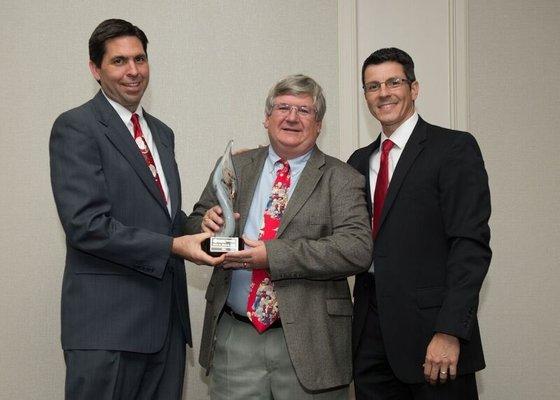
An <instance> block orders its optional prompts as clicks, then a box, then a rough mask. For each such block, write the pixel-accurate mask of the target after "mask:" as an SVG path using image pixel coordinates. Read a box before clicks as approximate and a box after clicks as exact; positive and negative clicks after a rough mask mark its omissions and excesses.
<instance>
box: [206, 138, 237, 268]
mask: <svg viewBox="0 0 560 400" xmlns="http://www.w3.org/2000/svg"><path fill="white" fill-rule="evenodd" d="M232 146H233V140H230V141H229V143H228V145H227V147H226V151H225V152H224V155H223V156H222V158H221V159H220V162H219V163H218V165H217V166H216V168H215V169H214V175H213V178H212V185H213V187H214V191H215V193H216V197H217V198H218V203H219V204H220V207H221V208H222V218H223V219H224V224H223V225H222V227H221V229H220V230H219V231H218V232H216V234H215V235H214V236H213V237H211V238H210V239H207V240H206V241H205V242H203V244H202V246H203V250H204V251H206V252H207V253H208V254H210V255H211V256H213V257H216V256H219V255H221V254H222V253H227V252H230V251H238V250H242V249H243V240H242V239H241V238H239V237H236V236H234V233H235V217H234V212H233V199H234V198H235V196H236V195H237V175H236V174H235V169H234V167H233V162H232V160H231V148H232Z"/></svg>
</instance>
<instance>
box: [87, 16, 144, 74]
mask: <svg viewBox="0 0 560 400" xmlns="http://www.w3.org/2000/svg"><path fill="white" fill-rule="evenodd" d="M120 36H136V37H137V38H138V39H139V40H140V42H142V47H144V52H145V53H146V54H148V38H147V37H146V34H145V33H144V32H143V31H142V29H140V28H138V27H137V26H135V25H132V24H131V23H130V22H128V21H125V20H123V19H107V20H105V21H103V22H102V23H100V24H99V25H97V28H95V30H94V31H93V33H92V34H91V37H90V38H89V59H90V60H91V61H93V63H94V64H95V65H97V67H101V62H102V61H103V56H104V55H105V42H106V41H107V40H109V39H113V38H116V37H120Z"/></svg>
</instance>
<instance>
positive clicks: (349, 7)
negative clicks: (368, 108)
mask: <svg viewBox="0 0 560 400" xmlns="http://www.w3.org/2000/svg"><path fill="white" fill-rule="evenodd" d="M357 60H358V38H357V21H356V0H338V77H339V78H338V82H339V83H338V91H339V93H338V95H339V97H338V126H339V133H338V135H339V153H338V157H340V159H342V160H346V159H347V158H348V157H349V156H350V154H352V152H353V151H354V150H356V149H357V148H358V146H359V132H358V90H357V89H358V65H357Z"/></svg>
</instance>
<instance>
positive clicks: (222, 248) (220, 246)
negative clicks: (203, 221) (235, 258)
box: [202, 236, 244, 257]
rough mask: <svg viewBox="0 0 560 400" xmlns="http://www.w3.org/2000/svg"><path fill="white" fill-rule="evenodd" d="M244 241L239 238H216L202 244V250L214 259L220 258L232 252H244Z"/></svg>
mask: <svg viewBox="0 0 560 400" xmlns="http://www.w3.org/2000/svg"><path fill="white" fill-rule="evenodd" d="M243 245H244V242H243V239H241V238H238V237H220V236H214V237H211V238H209V239H206V240H205V241H204V242H202V250H204V251H205V252H206V253H208V254H209V255H211V256H212V257H219V256H221V255H222V254H224V253H229V252H230V251H239V250H243Z"/></svg>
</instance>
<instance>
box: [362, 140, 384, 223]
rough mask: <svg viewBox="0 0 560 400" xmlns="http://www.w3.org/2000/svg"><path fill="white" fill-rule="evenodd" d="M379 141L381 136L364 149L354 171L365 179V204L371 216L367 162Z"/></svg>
mask: <svg viewBox="0 0 560 400" xmlns="http://www.w3.org/2000/svg"><path fill="white" fill-rule="evenodd" d="M380 141H381V135H379V136H377V139H375V141H374V142H373V143H371V144H370V145H369V146H367V147H365V148H364V152H363V154H362V157H361V158H360V159H359V160H358V163H357V165H356V169H357V170H358V171H359V172H360V173H361V174H362V175H363V176H365V177H366V189H365V191H366V202H367V209H368V212H369V215H371V214H372V204H371V201H372V198H373V193H372V192H371V185H370V179H369V160H370V159H371V155H372V154H373V152H374V151H375V150H377V149H378V148H379V142H380Z"/></svg>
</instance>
